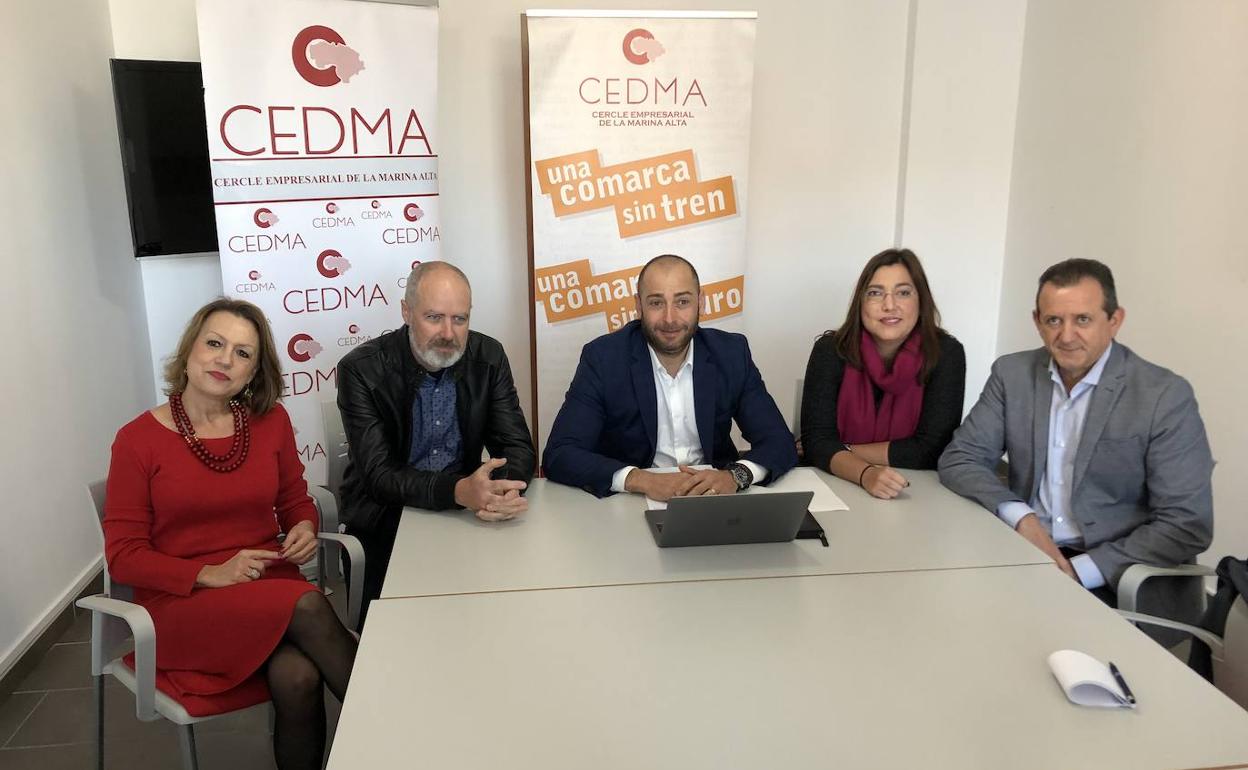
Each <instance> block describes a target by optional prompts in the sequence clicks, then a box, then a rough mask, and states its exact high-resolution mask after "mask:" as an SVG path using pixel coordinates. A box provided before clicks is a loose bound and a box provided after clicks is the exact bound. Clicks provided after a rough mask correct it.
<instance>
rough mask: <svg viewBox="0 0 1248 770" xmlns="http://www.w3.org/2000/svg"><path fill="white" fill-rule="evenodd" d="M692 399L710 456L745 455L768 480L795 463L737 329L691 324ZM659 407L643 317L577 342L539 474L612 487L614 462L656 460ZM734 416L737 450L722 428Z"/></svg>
mask: <svg viewBox="0 0 1248 770" xmlns="http://www.w3.org/2000/svg"><path fill="white" fill-rule="evenodd" d="M693 400H694V418H695V421H696V423H697V426H698V438H699V439H700V440H701V444H702V452H703V454H704V455H705V456H706V462H708V463H709V464H711V465H713V466H715V467H716V468H723V467H725V466H727V465H728V464H730V463H732V462H734V461H736V460H738V459H742V458H744V459H746V460H749V461H750V462H754V463H758V464H759V465H761V466H763V467H764V468H766V469H767V480H768V481H771V480H774V479H776V478H778V477H780V476H782V475H784V474H785V473H786V472H788V470H789V469H790V468H792V467H793V466H794V465H796V464H797V451H796V449H795V448H794V446H793V433H792V432H791V431H790V430H789V428H788V426H787V425H785V422H784V418H783V417H782V416H781V415H780V410H779V409H777V408H776V402H775V401H774V400H772V398H771V396H770V395H769V394H768V393H767V388H766V386H764V385H763V378H762V375H761V374H759V372H758V367H756V366H755V365H754V359H753V358H752V357H751V356H750V346H749V344H748V343H747V342H746V340H745V337H744V336H743V335H740V334H732V333H729V332H725V331H720V330H718V329H703V328H701V327H699V328H698V330H697V331H696V332H694V344H693ZM658 414H659V406H658V400H657V396H656V395H655V389H654V369H653V365H652V363H651V360H650V352H649V350H647V343H646V338H645V335H644V334H643V333H642V330H641V323H640V322H639V321H632V322H630V323H629V324H627V325H626V326H624V328H622V329H620V330H618V331H615V332H612V333H611V334H607V335H604V336H602V337H599V338H598V339H596V340H593V341H592V342H590V343H589V344H587V345H586V346H585V347H584V349H582V350H581V361H580V364H578V365H577V367H576V375H575V376H574V377H573V378H572V384H571V385H570V386H569V387H568V394H567V396H566V397H565V398H564V400H563V407H562V408H561V409H560V410H559V415H558V416H557V417H555V424H554V426H553V427H552V428H551V431H550V438H549V439H547V441H546V451H545V453H544V454H543V456H542V466H543V468H544V469H545V471H546V476H547V477H548V478H550V479H551V480H552V481H557V482H559V483H560V484H568V485H569V486H574V487H581V488H582V489H585V490H586V491H589V492H592V493H594V494H595V495H597V496H599V497H605V496H607V495H609V494H611V477H612V476H613V475H615V472H616V471H618V470H619V469H621V468H624V467H626V466H629V465H635V466H637V467H639V468H648V467H650V466H651V465H652V464H653V461H654V452H655V448H656V444H657V442H658V422H659V420H658ZM733 420H736V421H737V425H738V426H739V427H740V428H741V435H742V436H743V437H744V438H745V440H746V441H748V442H749V443H750V450H749V451H748V452H746V453H745V454H744V455H740V453H738V452H737V448H736V447H735V446H734V445H733V443H732V438H731V436H730V435H729V432H730V431H731V429H732V421H733Z"/></svg>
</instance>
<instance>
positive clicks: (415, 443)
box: [338, 262, 536, 623]
mask: <svg viewBox="0 0 1248 770" xmlns="http://www.w3.org/2000/svg"><path fill="white" fill-rule="evenodd" d="M471 308H472V289H471V287H470V285H469V283H468V278H467V276H465V275H464V274H463V272H462V271H460V270H459V269H458V268H456V267H454V266H453V265H449V264H447V263H445V262H426V263H422V264H420V265H417V266H416V268H415V269H414V270H412V273H411V275H410V276H409V277H408V281H407V288H406V293H405V296H404V299H403V302H402V311H403V320H404V322H405V325H404V326H403V327H402V328H399V329H396V330H395V331H393V332H389V333H387V334H383V335H381V336H380V337H376V338H374V339H372V340H369V341H368V342H366V343H364V344H363V345H360V346H359V347H358V348H356V349H355V350H353V351H351V352H350V353H348V354H347V355H346V357H344V358H343V359H342V361H341V362H339V364H338V409H339V410H340V411H341V412H342V422H343V427H344V428H345V429H346V434H347V442H348V456H349V459H348V462H347V467H346V471H345V473H344V475H343V482H342V490H341V494H342V506H343V518H344V519H345V521H346V522H347V531H348V532H349V533H351V534H353V535H355V536H356V537H358V538H359V539H360V541H361V543H363V545H364V551H365V558H366V564H367V568H366V570H365V578H364V601H365V605H364V607H365V610H366V611H367V607H368V602H370V601H371V600H373V599H375V598H377V597H378V596H379V595H380V594H381V586H382V581H383V580H384V579H385V574H386V568H387V566H388V565H389V563H390V551H391V549H392V548H393V546H394V538H395V534H396V533H397V532H398V526H399V518H400V513H401V512H402V510H403V508H404V506H412V507H416V508H426V509H429V510H446V509H452V508H465V509H467V510H471V511H474V512H475V513H476V515H477V517H478V518H480V519H482V520H485V521H502V520H506V519H510V518H513V517H514V516H517V515H520V514H522V513H523V512H524V511H525V510H526V508H527V505H528V503H527V501H526V500H525V499H524V497H522V496H521V491H522V490H523V489H524V488H525V486H526V485H527V483H528V481H529V480H530V479H531V478H532V477H533V470H534V467H535V466H536V453H535V452H534V449H533V439H532V436H531V434H530V433H529V427H528V424H527V423H526V422H525V419H524V414H523V413H522V412H521V411H520V402H519V400H518V399H517V397H516V387H515V383H514V381H513V380H512V376H511V367H510V365H509V364H508V362H507V354H506V353H505V352H503V346H502V345H501V344H499V342H498V341H497V340H495V339H493V338H491V337H487V336H486V335H484V334H481V333H479V332H475V331H469V329H468V320H469V314H470V311H471ZM483 447H484V448H485V449H486V450H488V452H489V455H490V458H491V459H489V460H487V461H486V462H484V463H482V462H481V450H482V448H483ZM361 623H362V620H361Z"/></svg>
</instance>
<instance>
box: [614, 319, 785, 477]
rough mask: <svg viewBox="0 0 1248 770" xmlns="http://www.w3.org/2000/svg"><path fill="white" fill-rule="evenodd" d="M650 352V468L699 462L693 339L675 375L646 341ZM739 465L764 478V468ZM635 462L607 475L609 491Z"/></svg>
mask: <svg viewBox="0 0 1248 770" xmlns="http://www.w3.org/2000/svg"><path fill="white" fill-rule="evenodd" d="M646 350H647V351H649V353H650V365H651V367H652V368H653V369H654V394H655V400H656V401H657V402H658V408H659V411H658V435H657V436H656V439H657V441H656V445H655V449H654V464H653V466H651V467H654V468H675V467H676V466H678V465H700V464H702V463H704V462H705V460H706V453H705V452H703V451H702V441H701V439H699V438H698V422H697V415H696V414H695V413H694V403H693V340H689V348H688V349H687V350H686V351H685V360H684V362H682V363H681V365H680V368H679V369H677V370H676V376H675V377H673V376H672V375H670V374H668V372H667V369H666V368H665V367H664V366H663V364H662V362H660V361H659V356H658V354H656V353H655V352H654V348H652V347H650V346H649V345H646ZM740 462H741V464H742V465H744V466H746V467H747V468H749V469H750V473H752V474H754V482H755V483H757V482H760V481H762V480H763V479H765V478H767V469H766V468H764V467H762V466H761V465H758V464H757V463H752V462H750V461H749V460H741V461H740ZM636 467H637V466H635V465H628V466H625V467H623V468H620V469H619V470H618V471H616V472H615V474H614V475H613V476H612V477H611V491H612V492H623V491H624V480H625V479H626V478H628V474H629V473H631V472H632V471H633V470H634V469H636Z"/></svg>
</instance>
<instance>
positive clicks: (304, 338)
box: [286, 332, 325, 364]
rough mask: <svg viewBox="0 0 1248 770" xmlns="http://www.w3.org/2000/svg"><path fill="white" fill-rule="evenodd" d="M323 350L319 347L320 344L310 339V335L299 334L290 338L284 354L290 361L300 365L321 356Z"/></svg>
mask: <svg viewBox="0 0 1248 770" xmlns="http://www.w3.org/2000/svg"><path fill="white" fill-rule="evenodd" d="M323 350H325V348H323V347H321V343H319V342H317V341H316V340H314V339H312V335H311V334H304V333H303V332H300V333H299V334H296V335H295V336H293V337H291V338H290V341H289V342H287V343H286V353H287V355H289V356H290V359H291V360H292V361H297V362H299V363H301V364H304V363H307V362H308V361H311V360H312V359H314V358H316V357H317V356H318V355H320V354H321V351H323Z"/></svg>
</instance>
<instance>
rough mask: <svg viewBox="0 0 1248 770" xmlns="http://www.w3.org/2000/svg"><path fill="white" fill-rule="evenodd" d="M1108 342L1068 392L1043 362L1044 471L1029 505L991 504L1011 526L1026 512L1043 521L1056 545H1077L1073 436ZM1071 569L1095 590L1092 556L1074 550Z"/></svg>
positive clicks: (1097, 579) (1099, 578) (1097, 578)
mask: <svg viewBox="0 0 1248 770" xmlns="http://www.w3.org/2000/svg"><path fill="white" fill-rule="evenodd" d="M1113 348H1114V344H1113V343H1112V342H1111V343H1110V344H1109V347H1107V348H1105V352H1104V353H1102V354H1101V357H1100V358H1099V359H1097V361H1096V364H1095V365H1093V367H1092V368H1091V369H1090V370H1089V371H1088V373H1087V374H1085V375H1084V376H1083V379H1081V380H1079V382H1076V383H1075V387H1073V388H1071V390H1070V392H1069V393H1067V392H1066V386H1065V385H1064V384H1063V383H1062V377H1061V374H1060V373H1059V372H1058V369H1057V365H1056V364H1055V363H1054V362H1053V361H1052V359H1050V360H1049V376H1051V377H1052V378H1053V398H1052V400H1051V401H1050V402H1049V446H1048V455H1047V457H1048V459H1047V460H1046V462H1045V467H1044V475H1043V476H1041V477H1040V484H1039V486H1038V487H1036V496H1035V497H1034V498H1032V500H1031V503H1030V504H1028V503H1020V502H1017V501H1013V502H1006V503H1001V504H1000V505H999V506H997V515H998V516H1000V517H1001V520H1002V521H1004V522H1005V523H1006V524H1009V525H1010V526H1011V527H1017V526H1018V522H1019V521H1021V520H1022V519H1023V517H1024V516H1026V515H1027V514H1029V513H1035V514H1036V518H1038V519H1039V520H1040V523H1041V524H1043V525H1044V528H1045V529H1046V530H1048V531H1049V533H1050V535H1051V536H1052V537H1053V542H1054V543H1056V544H1057V545H1059V546H1060V545H1064V546H1068V547H1071V548H1077V549H1082V548H1083V531H1082V530H1080V529H1079V523H1078V522H1077V521H1075V518H1074V516H1072V515H1071V509H1070V495H1071V488H1070V487H1071V485H1072V484H1073V483H1074V475H1075V454H1076V453H1077V452H1078V450H1079V439H1080V438H1081V437H1082V436H1083V425H1084V423H1085V422H1086V421H1087V418H1088V406H1089V405H1090V404H1091V403H1092V392H1093V390H1094V389H1095V388H1096V386H1097V385H1098V384H1099V383H1100V381H1101V373H1102V372H1104V371H1105V362H1107V361H1108V360H1109V353H1110V351H1111V350H1113ZM1070 565H1071V566H1072V567H1074V568H1075V574H1076V575H1078V576H1079V582H1080V583H1082V584H1083V586H1084V588H1100V587H1101V586H1103V585H1105V576H1104V575H1102V574H1101V571H1100V570H1099V569H1097V567H1096V563H1095V562H1093V561H1092V557H1091V556H1088V555H1087V554H1086V553H1082V554H1079V555H1078V556H1076V557H1075V558H1073V559H1071V560H1070Z"/></svg>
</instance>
